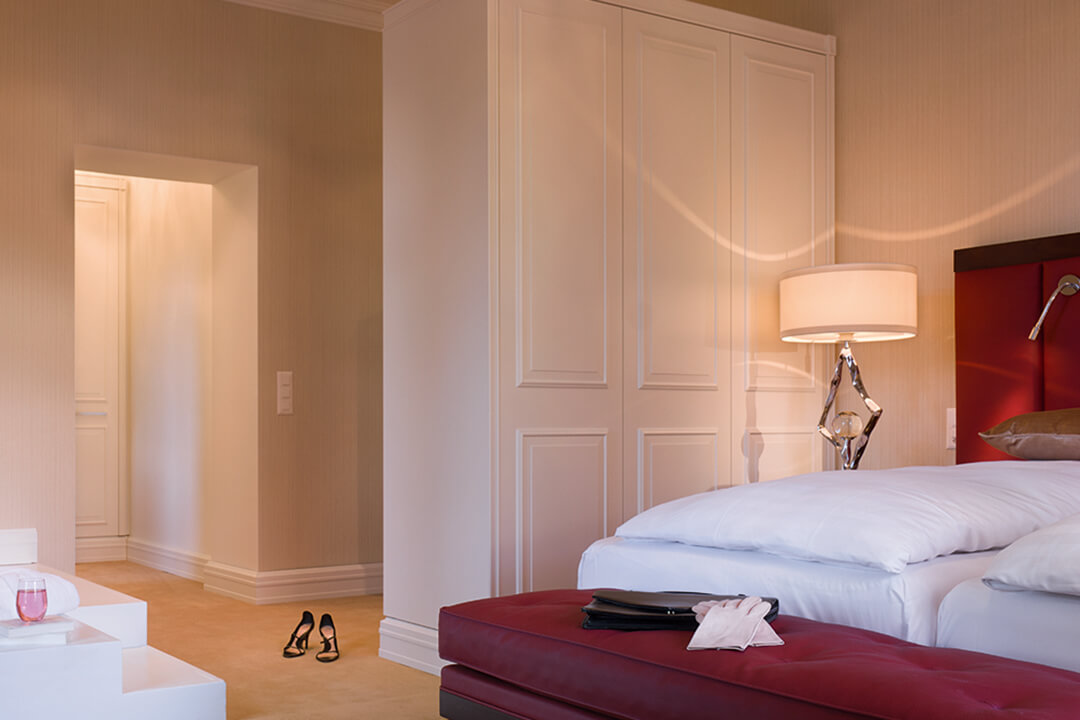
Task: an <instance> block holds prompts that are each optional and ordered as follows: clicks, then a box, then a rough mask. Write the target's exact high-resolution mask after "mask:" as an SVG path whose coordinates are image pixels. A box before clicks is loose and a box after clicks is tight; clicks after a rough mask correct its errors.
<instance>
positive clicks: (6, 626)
mask: <svg viewBox="0 0 1080 720" xmlns="http://www.w3.org/2000/svg"><path fill="white" fill-rule="evenodd" d="M74 629H75V621H74V620H72V619H70V618H66V617H64V616H63V615H54V616H52V617H47V618H45V619H43V620H38V621H37V622H23V621H22V620H0V638H12V639H14V638H31V637H36V636H39V635H63V634H65V633H67V632H70V631H71V630H74Z"/></svg>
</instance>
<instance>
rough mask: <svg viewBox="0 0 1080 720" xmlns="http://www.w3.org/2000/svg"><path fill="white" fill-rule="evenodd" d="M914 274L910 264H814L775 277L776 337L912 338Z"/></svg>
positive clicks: (807, 340)
mask: <svg viewBox="0 0 1080 720" xmlns="http://www.w3.org/2000/svg"><path fill="white" fill-rule="evenodd" d="M917 299H918V275H917V272H916V270H915V268H914V267H912V266H911V265H898V264H893V263H850V264H840V265H819V266H816V267H808V268H801V269H799V270H793V271H791V272H787V273H785V274H784V275H783V276H782V277H781V278H780V338H781V339H782V340H786V341H788V342H805V343H835V342H843V341H847V342H879V341H883V340H902V339H904V338H910V337H914V335H915V332H916V330H917V329H918V309H917V308H918V302H917Z"/></svg>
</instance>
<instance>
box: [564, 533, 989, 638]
mask: <svg viewBox="0 0 1080 720" xmlns="http://www.w3.org/2000/svg"><path fill="white" fill-rule="evenodd" d="M995 554H996V551H989V552H980V553H966V554H957V555H949V556H947V557H941V558H935V559H933V560H929V561H926V562H922V563H915V564H912V565H909V566H908V567H907V569H906V570H904V572H902V573H892V572H885V571H883V570H877V569H873V568H867V567H861V566H857V565H848V564H826V563H818V562H807V561H802V560H792V559H788V558H782V557H778V556H776V555H769V554H766V553H758V552H750V551H740V550H719V549H716V548H707V547H700V546H694V545H685V544H682V543H671V542H663V541H654V540H630V539H625V538H619V537H612V538H605V539H603V540H598V541H597V542H595V543H593V544H592V545H591V546H590V547H589V548H588V549H587V550H586V551H585V552H584V554H583V555H582V556H581V563H580V564H579V566H578V587H579V588H600V587H606V588H621V589H626V590H650V591H663V590H687V591H697V592H711V593H720V594H738V593H745V594H747V595H765V596H771V597H776V598H779V600H780V612H781V613H783V614H786V615H797V616H800V617H805V618H810V619H812V620H820V621H822V622H832V623H839V624H841V625H848V626H852V627H859V628H864V629H867V630H873V631H875V632H880V633H885V634H888V635H892V636H894V637H898V638H901V639H904V640H909V641H911V642H917V643H921V644H923V645H933V644H934V639H935V636H936V631H937V616H938V605H939V604H940V603H941V600H942V598H944V597H945V594H946V593H948V592H949V590H951V589H952V588H953V587H954V586H955V585H956V584H957V583H959V582H961V581H962V580H964V579H966V578H971V577H976V578H978V577H981V576H982V574H983V572H985V570H986V568H987V567H988V566H989V564H990V561H991V560H992V559H993V556H994V555H995Z"/></svg>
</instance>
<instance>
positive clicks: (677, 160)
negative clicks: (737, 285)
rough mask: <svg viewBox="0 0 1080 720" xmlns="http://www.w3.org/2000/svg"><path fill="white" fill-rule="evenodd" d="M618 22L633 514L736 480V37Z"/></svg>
mask: <svg viewBox="0 0 1080 720" xmlns="http://www.w3.org/2000/svg"><path fill="white" fill-rule="evenodd" d="M623 18H624V19H623V45H624V60H623V62H624V65H623V67H624V75H625V85H624V87H625V88H626V90H625V93H624V98H623V108H624V111H623V123H624V132H625V142H624V146H623V147H624V173H625V174H624V183H623V192H624V199H623V208H624V220H623V223H624V228H625V230H624V242H623V267H624V273H623V293H624V294H623V297H624V308H623V317H624V332H625V336H624V337H625V343H624V350H623V353H624V355H623V363H624V368H625V372H626V377H625V378H624V423H625V438H626V447H625V449H624V453H623V466H624V469H625V477H626V481H625V483H624V496H623V510H624V515H625V516H626V517H629V516H631V515H634V514H636V513H638V512H640V511H642V510H644V509H646V508H647V507H649V506H651V505H652V504H654V503H655V502H662V501H663V500H669V499H673V498H674V497H679V496H681V495H686V494H690V493H693V492H701V491H704V490H709V489H714V488H716V487H722V486H726V485H728V484H729V481H728V478H727V468H728V465H729V455H730V452H731V442H730V436H731V432H730V415H731V407H730V395H729V392H728V378H729V375H730V364H729V363H730V334H731V317H730V299H729V298H730V285H731V251H730V248H731V242H730V230H731V219H730V195H731V188H730V182H731V166H730V154H729V142H730V139H729V138H730V125H729V123H730V112H729V105H728V102H729V94H730V90H729V76H730V70H729V62H730V60H729V55H730V36H729V35H728V34H727V33H724V32H720V31H717V30H711V29H707V28H703V27H699V26H696V25H689V24H686V23H680V22H675V21H672V20H667V19H663V18H658V17H656V16H653V15H646V14H643V13H637V12H630V11H627V12H625V13H624V16H623ZM718 467H721V468H723V472H718V470H717V468H718Z"/></svg>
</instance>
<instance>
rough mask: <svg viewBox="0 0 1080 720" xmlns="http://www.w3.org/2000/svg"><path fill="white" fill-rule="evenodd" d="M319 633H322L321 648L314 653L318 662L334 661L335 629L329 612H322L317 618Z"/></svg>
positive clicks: (336, 657) (335, 654)
mask: <svg viewBox="0 0 1080 720" xmlns="http://www.w3.org/2000/svg"><path fill="white" fill-rule="evenodd" d="M319 634H320V635H322V650H320V651H319V652H318V653H316V654H315V659H316V660H318V661H319V662H334V661H335V660H337V659H338V655H339V653H338V649H337V631H336V630H335V629H334V619H333V618H332V617H330V613H323V616H322V619H321V620H319Z"/></svg>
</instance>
